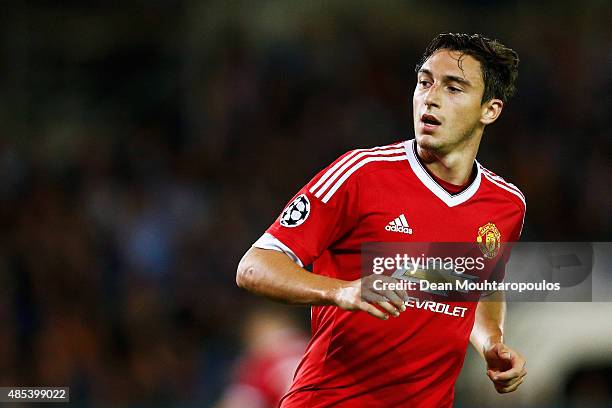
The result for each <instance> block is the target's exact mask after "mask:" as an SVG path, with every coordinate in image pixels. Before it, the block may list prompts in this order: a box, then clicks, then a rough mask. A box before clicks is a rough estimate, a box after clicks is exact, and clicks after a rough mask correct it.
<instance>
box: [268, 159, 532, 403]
mask: <svg viewBox="0 0 612 408" xmlns="http://www.w3.org/2000/svg"><path fill="white" fill-rule="evenodd" d="M390 151H392V150H390ZM350 153H351V152H349V153H347V155H348V154H350ZM395 155H400V154H399V153H397V154H395V153H389V154H388V155H387V156H388V157H393V156H395ZM345 156H346V155H344V156H342V157H341V158H339V159H338V160H337V161H336V162H334V163H333V164H332V165H330V167H328V168H327V169H325V170H323V171H321V172H320V173H319V174H318V175H317V176H315V177H314V178H313V180H312V181H311V182H310V183H308V184H307V185H306V186H305V187H304V188H302V189H301V190H300V191H299V192H298V194H296V197H297V196H298V195H301V194H304V195H306V197H307V198H308V200H309V202H310V213H309V215H308V217H307V218H306V220H305V221H304V222H303V223H302V224H301V225H298V226H294V227H291V228H288V227H284V226H282V225H280V223H279V219H280V217H279V219H277V220H276V222H274V224H273V225H272V226H270V228H269V229H268V232H269V233H271V234H272V235H274V236H275V237H276V238H277V239H278V240H280V241H281V242H282V243H284V244H285V245H286V246H288V247H289V248H290V249H292V250H293V251H294V253H295V254H296V255H297V256H298V257H299V258H300V260H301V261H302V262H303V263H304V265H308V264H310V263H312V264H313V273H317V274H321V275H325V276H330V277H334V278H339V279H343V280H354V279H358V278H359V277H360V270H361V256H360V251H361V245H362V244H363V243H364V242H471V243H473V242H476V237H477V235H478V229H479V227H481V226H483V225H485V224H487V223H489V222H492V223H494V224H495V225H496V227H497V228H498V229H499V231H500V233H501V241H502V242H510V241H515V240H517V239H518V238H519V234H520V230H521V227H522V220H523V215H524V206H523V204H522V202H521V201H520V199H519V198H517V197H516V196H515V195H514V194H512V193H510V192H508V191H506V190H504V189H502V188H500V187H498V186H497V185H495V184H493V183H491V182H490V181H488V180H487V179H486V178H485V177H484V176H482V177H481V181H480V183H481V184H480V187H479V188H478V190H477V192H476V193H475V194H474V196H473V197H471V198H470V199H469V200H467V201H466V202H464V203H462V204H459V205H456V206H454V207H449V206H448V205H447V204H445V203H444V202H443V201H442V200H441V199H439V198H438V197H436V196H435V195H434V194H433V193H432V191H430V190H429V189H428V188H427V187H426V186H425V185H424V184H423V182H422V181H421V180H420V179H419V178H418V177H417V176H416V175H415V173H414V172H413V170H412V168H411V167H410V165H409V163H408V161H407V160H400V161H372V162H370V163H368V164H365V165H363V166H362V167H360V168H359V169H358V170H356V171H355V172H353V173H352V174H350V176H348V177H347V178H346V180H345V181H344V182H343V183H342V184H341V186H339V188H338V190H337V191H336V192H335V193H334V194H333V195H332V196H331V198H330V199H329V201H328V202H327V203H324V202H323V201H322V199H323V196H321V197H316V196H315V194H314V193H316V192H317V189H314V193H313V192H312V191H310V190H313V186H315V185H316V184H317V182H318V181H319V179H320V178H321V177H324V175H325V174H326V172H327V170H328V169H330V168H331V167H332V166H333V165H334V164H335V163H338V161H339V160H341V159H342V158H343V157H345ZM366 157H367V156H366ZM376 157H382V156H380V155H379V156H376ZM364 159H365V158H362V159H359V160H364ZM359 160H357V161H356V162H355V163H359ZM350 168H351V166H348V167H347V168H346V169H344V170H341V171H340V170H339V171H340V173H339V175H341V174H348V172H349V171H350ZM400 214H405V218H406V220H407V221H408V224H409V226H410V228H411V229H412V234H405V233H400V232H397V231H395V232H394V231H388V230H386V229H385V226H387V224H389V222H390V221H393V220H394V219H396V218H397V217H398V216H399V215H400ZM461 306H462V307H466V308H467V312H466V313H465V315H464V316H463V317H457V316H449V315H445V314H440V313H433V312H431V311H429V310H424V309H416V308H408V309H407V311H406V312H404V313H402V314H401V315H400V317H398V318H393V317H391V318H389V320H387V321H381V320H378V319H375V318H374V317H371V316H370V315H368V314H366V313H363V312H346V311H344V310H342V309H340V308H337V307H333V306H316V307H312V339H311V341H310V343H309V344H308V347H307V349H306V352H305V355H304V357H303V359H302V361H301V362H300V365H299V367H298V369H297V372H296V374H295V378H294V382H293V385H292V387H291V389H290V391H289V392H288V394H287V395H285V397H284V398H283V400H282V402H281V406H282V407H285V408H293V407H309V408H314V407H383V406H384V407H417V408H421V407H424V408H429V407H432V408H434V407H435V408H443V407H451V406H452V401H453V395H454V384H455V381H456V379H457V376H458V375H459V372H460V370H461V367H462V365H463V360H464V357H465V352H466V348H467V345H468V341H469V335H470V332H471V329H472V325H473V321H474V311H475V306H476V303H469V302H465V303H463V304H461Z"/></svg>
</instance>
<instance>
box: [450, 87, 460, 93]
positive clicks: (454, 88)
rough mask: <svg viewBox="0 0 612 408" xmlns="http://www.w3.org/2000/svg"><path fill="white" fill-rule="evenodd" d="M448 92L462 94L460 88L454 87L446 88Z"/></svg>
mask: <svg viewBox="0 0 612 408" xmlns="http://www.w3.org/2000/svg"><path fill="white" fill-rule="evenodd" d="M448 90H449V91H450V92H451V93H459V92H462V91H463V90H462V89H461V88H457V87H456V86H449V87H448Z"/></svg>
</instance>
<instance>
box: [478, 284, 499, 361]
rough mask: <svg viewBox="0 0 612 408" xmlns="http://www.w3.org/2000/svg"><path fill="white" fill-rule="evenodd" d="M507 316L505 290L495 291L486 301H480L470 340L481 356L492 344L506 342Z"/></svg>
mask: <svg viewBox="0 0 612 408" xmlns="http://www.w3.org/2000/svg"><path fill="white" fill-rule="evenodd" d="M505 318H506V296H505V294H504V293H503V292H500V291H497V292H493V293H492V294H490V295H489V296H487V298H486V301H481V302H478V305H477V306H476V317H475V319H474V328H473V329H472V334H471V335H470V342H471V343H472V345H473V346H474V348H475V349H476V351H478V353H480V355H481V356H483V353H484V350H485V349H487V348H489V347H491V345H493V344H495V343H503V342H504V321H505Z"/></svg>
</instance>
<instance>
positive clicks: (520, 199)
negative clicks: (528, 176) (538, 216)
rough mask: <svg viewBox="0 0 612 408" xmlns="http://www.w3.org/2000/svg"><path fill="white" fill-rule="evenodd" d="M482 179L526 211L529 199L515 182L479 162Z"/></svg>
mask: <svg viewBox="0 0 612 408" xmlns="http://www.w3.org/2000/svg"><path fill="white" fill-rule="evenodd" d="M478 166H479V167H480V172H481V174H482V180H483V181H485V182H486V183H488V184H489V185H491V187H492V188H493V189H494V190H495V191H496V192H497V193H499V194H500V195H502V196H504V197H506V198H507V199H509V200H511V201H513V202H514V203H515V204H516V205H517V206H518V207H519V208H520V210H521V211H522V212H523V213H524V212H525V211H526V208H527V200H526V198H525V194H523V192H522V191H521V190H520V189H519V188H518V187H517V186H516V185H514V184H512V183H510V182H508V181H506V180H505V179H504V178H503V177H501V176H499V175H497V174H495V173H494V172H492V171H491V170H489V169H487V168H486V167H484V166H483V165H482V164H480V163H478Z"/></svg>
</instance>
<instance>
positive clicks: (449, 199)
mask: <svg viewBox="0 0 612 408" xmlns="http://www.w3.org/2000/svg"><path fill="white" fill-rule="evenodd" d="M415 144H416V141H415V140H414V139H411V140H408V141H406V142H405V145H404V146H405V150H406V155H407V156H408V163H410V167H411V168H412V171H413V172H414V174H415V175H416V176H417V177H418V179H419V180H421V182H422V183H423V184H424V185H425V187H427V188H428V189H429V190H430V191H431V192H432V193H434V195H435V196H436V197H438V198H439V199H440V200H442V201H443V202H444V204H446V205H447V206H449V207H455V206H457V205H459V204H462V203H464V202H466V201H467V200H469V199H470V198H472V197H473V196H474V194H476V192H477V191H478V188H480V180H481V175H482V170H481V168H480V166H479V165H478V162H477V165H476V177H475V178H474V181H472V184H470V186H469V187H468V188H466V189H465V190H463V191H461V192H460V193H457V194H451V193H449V192H448V191H446V190H445V189H444V188H442V186H440V185H439V184H438V183H437V182H436V181H435V180H434V179H433V178H432V177H431V176H430V175H429V173H428V172H427V170H425V169H424V168H423V165H422V164H421V162H420V161H419V159H418V158H417V156H416V154H417V153H416V146H415Z"/></svg>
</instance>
